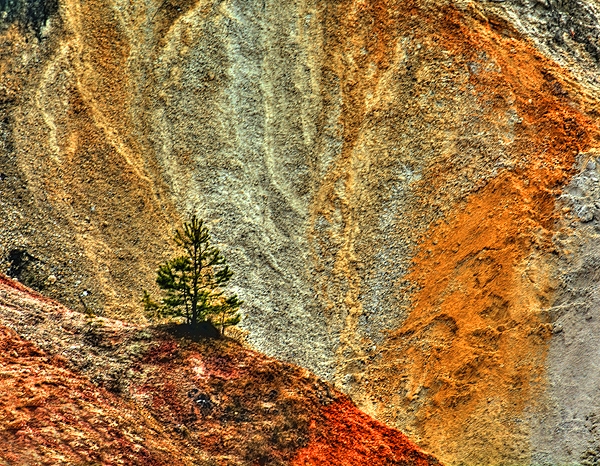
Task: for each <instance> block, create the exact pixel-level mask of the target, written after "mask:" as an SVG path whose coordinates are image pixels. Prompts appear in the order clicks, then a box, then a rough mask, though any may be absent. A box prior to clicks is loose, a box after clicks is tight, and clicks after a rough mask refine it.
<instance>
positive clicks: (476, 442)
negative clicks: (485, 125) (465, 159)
mask: <svg viewBox="0 0 600 466" xmlns="http://www.w3.org/2000/svg"><path fill="white" fill-rule="evenodd" d="M496 26H497V25H494V24H492V23H490V22H485V21H484V22H480V19H473V18H472V17H469V16H464V14H463V13H461V12H457V11H455V10H451V9H448V10H447V11H446V12H445V16H444V17H440V18H438V27H437V30H436V33H435V36H434V38H432V39H431V42H432V43H434V42H435V46H437V47H443V48H445V49H447V50H450V51H452V54H453V56H455V57H456V59H457V61H458V62H467V61H472V62H473V63H481V65H482V66H481V67H480V71H479V72H478V73H474V74H472V76H471V81H470V85H472V86H473V89H474V92H476V93H477V95H478V98H479V100H480V101H481V105H482V107H484V108H488V109H491V110H492V112H489V113H488V114H490V115H495V118H497V119H498V120H499V121H501V120H502V119H505V118H508V117H507V115H508V114H509V111H511V110H512V111H514V113H515V114H516V115H517V116H518V118H519V119H520V123H519V124H517V125H515V134H514V135H512V139H511V137H510V136H511V135H499V136H506V139H505V140H504V141H499V144H505V145H506V150H507V152H508V153H510V154H511V156H512V158H513V161H514V166H513V168H509V169H505V170H503V171H501V172H500V173H499V175H498V177H497V178H496V179H493V180H492V181H490V182H489V183H488V184H487V185H486V186H485V187H483V188H481V189H480V190H479V191H478V192H476V193H474V194H472V195H471V196H470V197H469V198H468V199H467V200H466V202H465V203H464V204H460V205H456V206H455V210H454V212H455V213H454V214H453V215H451V216H449V217H448V218H446V219H445V220H444V222H439V223H437V224H436V225H432V227H431V229H430V230H429V231H428V233H427V235H426V237H425V238H423V240H422V244H421V245H420V247H419V250H418V252H417V254H416V256H415V258H414V264H413V267H412V272H411V273H410V274H409V276H408V278H409V279H410V280H412V281H413V282H414V283H416V284H418V287H419V291H417V292H416V293H415V294H414V295H413V299H412V302H413V307H412V310H411V313H410V315H409V317H408V319H407V320H406V322H405V323H404V324H403V325H402V327H401V328H400V329H399V330H398V331H396V332H395V333H393V335H391V336H390V338H389V339H388V341H387V342H386V344H385V346H384V348H383V355H382V359H381V361H380V362H379V363H378V364H377V367H375V368H373V378H374V379H375V380H376V383H375V384H374V385H375V386H376V389H375V392H374V393H372V397H373V399H374V400H375V401H376V402H379V408H378V411H379V415H380V416H381V417H382V418H384V419H388V420H391V419H394V418H395V419H394V421H396V422H398V424H400V425H404V424H406V425H408V426H410V428H409V431H412V432H414V433H418V434H419V435H420V436H421V438H422V442H421V444H422V445H426V446H427V447H428V448H430V449H431V450H432V451H434V452H435V453H436V454H437V455H438V456H439V457H440V458H441V459H443V460H446V461H452V460H454V459H455V458H460V459H462V460H464V459H465V458H470V461H472V462H473V464H479V463H482V464H483V463H486V464H495V463H498V462H500V463H501V462H510V461H527V460H528V456H527V455H528V451H527V448H528V442H527V435H528V433H527V428H526V427H523V424H522V423H523V416H524V414H523V408H524V407H526V406H528V405H529V406H531V405H535V403H536V398H537V397H538V396H539V395H540V390H541V389H543V384H544V369H543V368H544V358H545V353H546V348H547V345H548V342H547V340H548V338H549V337H550V331H549V325H548V324H547V320H546V318H545V317H544V313H543V309H544V308H546V307H548V305H549V304H550V303H551V301H552V292H553V285H552V280H551V276H550V274H551V256H549V255H550V254H551V252H552V251H553V248H552V244H551V238H552V234H553V225H554V221H555V212H554V209H555V202H554V199H555V197H556V195H558V194H559V193H560V188H561V186H563V185H564V184H565V183H566V182H567V181H568V178H569V176H570V174H571V173H572V168H573V164H574V161H575V156H576V154H577V153H578V152H579V151H582V150H585V149H586V148H588V147H590V145H591V144H592V137H595V136H597V128H596V126H595V125H594V124H593V123H592V122H591V121H590V119H589V118H588V117H586V116H585V112H586V110H589V109H586V105H587V102H586V100H585V99H586V95H585V92H584V90H582V89H579V88H578V87H577V86H576V85H575V84H573V83H572V82H570V78H569V76H568V75H567V74H566V73H565V72H564V70H561V69H560V68H558V67H557V66H556V65H554V64H552V63H551V62H549V61H548V60H547V59H545V58H544V57H543V56H541V54H540V53H538V52H537V51H536V50H535V49H533V48H532V47H531V45H530V44H529V43H527V42H525V41H522V40H519V39H517V38H513V37H508V36H507V35H502V34H500V33H499V32H498V31H497V30H495V27H496ZM502 27H507V26H506V25H503V26H502ZM500 29H501V28H500ZM505 32H506V31H505ZM513 33H514V31H513ZM482 56H484V57H485V59H482V58H481V57H482ZM490 60H493V61H494V62H495V64H496V65H497V66H496V67H495V68H496V70H497V71H485V66H484V65H485V63H489V61H490ZM576 99H579V101H576ZM492 162H493V161H490V163H492ZM448 163H451V161H449V162H448ZM448 172H449V171H448V167H447V166H444V164H443V163H442V164H439V165H436V166H434V167H431V168H430V169H429V170H428V171H427V172H426V173H425V174H424V177H423V181H422V184H423V186H424V191H426V190H428V189H430V188H428V187H433V190H432V191H431V192H435V189H436V188H435V187H436V186H441V185H442V184H443V182H444V183H445V182H447V176H448V175H447V173H448ZM423 203H424V208H427V207H426V204H427V199H424V201H423ZM382 394H383V395H382ZM390 404H391V405H392V406H393V407H394V408H393V409H392V410H390V409H388V408H387V406H389V405H390ZM404 413H408V414H404ZM392 416H394V417H392Z"/></svg>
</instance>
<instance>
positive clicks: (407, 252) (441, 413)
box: [0, 0, 600, 465]
mask: <svg viewBox="0 0 600 466" xmlns="http://www.w3.org/2000/svg"><path fill="white" fill-rule="evenodd" d="M0 11H2V16H1V18H2V19H0V73H1V76H2V81H1V83H0V112H1V113H0V115H1V118H0V136H1V137H0V151H1V152H0V153H1V157H0V257H1V258H2V261H3V262H2V264H3V269H4V270H5V271H7V272H8V273H9V274H10V275H11V276H13V277H16V278H18V279H19V280H21V281H22V282H24V283H26V284H28V285H30V286H33V287H34V288H36V289H37V290H40V291H41V292H43V293H44V294H47V295H48V296H51V297H53V298H56V299H58V300H60V301H61V302H63V303H66V304H68V305H69V306H71V307H73V308H76V309H78V310H80V311H85V310H88V311H92V312H96V313H99V314H104V315H105V316H108V317H116V316H118V317H122V318H126V319H128V320H130V321H136V320H137V321H142V320H143V317H142V316H141V312H140V305H139V298H140V296H141V292H142V289H144V288H148V287H150V286H151V284H152V282H153V278H154V277H153V275H154V269H155V267H156V264H157V263H158V262H160V260H162V259H163V258H165V257H166V256H167V255H168V254H169V253H170V247H171V246H170V243H169V238H170V237H171V236H172V231H173V228H174V227H175V226H176V225H177V224H178V222H180V221H181V219H182V218H184V217H185V216H186V215H187V214H188V213H190V212H198V213H199V214H200V215H201V216H203V217H205V218H207V219H208V220H209V221H210V222H211V225H212V231H213V232H214V234H215V237H216V239H217V240H218V241H219V242H220V243H221V244H222V246H223V251H224V252H225V254H226V256H227V257H228V260H229V262H230V264H231V265H232V267H233V269H234V270H235V272H236V275H235V276H234V279H233V281H234V285H235V291H236V292H238V293H239V295H240V296H241V298H242V299H244V301H245V302H246V308H245V311H244V312H245V318H244V321H243V325H244V326H245V328H246V329H248V330H249V331H250V334H249V335H250V337H249V338H250V341H251V343H252V344H253V345H255V346H256V347H257V348H258V349H260V350H262V351H265V352H267V353H268V354H270V355H273V356H277V357H279V358H282V359H284V360H288V361H293V362H296V363H298V364H301V365H303V366H304V367H307V368H309V369H311V370H313V371H315V372H316V373H317V374H318V375H320V376H322V377H325V378H327V379H329V380H330V381H333V382H335V383H336V384H337V386H338V387H340V388H341V389H343V390H344V391H345V392H346V393H348V394H349V395H350V397H351V398H352V399H353V400H354V401H355V402H356V403H358V404H359V405H360V406H361V408H363V409H364V410H366V411H367V412H369V413H371V414H373V415H374V416H376V417H377V418H378V419H379V420H382V421H384V422H385V423H387V424H388V425H390V426H394V427H397V428H400V429H401V430H403V431H406V432H409V433H410V435H411V436H412V438H415V439H416V440H417V441H418V443H419V444H420V445H423V446H425V447H426V448H427V449H428V450H429V451H432V452H434V453H435V454H436V455H437V456H438V457H439V458H441V459H442V460H443V461H444V462H447V463H448V464H502V465H504V464H562V463H565V464H566V463H574V464H585V462H589V461H596V460H597V458H600V438H598V435H597V421H596V420H597V418H598V414H599V413H598V408H597V406H598V402H597V396H598V395H597V394H596V389H595V387H596V386H597V379H596V375H595V372H596V371H595V368H596V363H595V362H594V360H593V355H595V354H596V353H597V348H596V344H595V341H596V340H597V335H598V331H600V328H598V324H597V322H598V321H599V319H600V315H599V314H598V311H597V309H600V308H599V307H598V306H597V305H596V301H597V299H598V298H597V296H596V295H597V292H596V281H597V280H596V277H597V276H598V271H597V269H598V266H597V264H598V259H597V257H598V254H599V253H598V251H597V247H596V246H595V243H596V239H597V237H598V231H599V229H600V228H599V227H598V225H600V223H599V220H600V213H599V212H600V197H599V196H600V190H598V189H597V188H596V187H597V182H598V179H599V176H600V174H599V173H598V168H597V156H598V152H597V149H598V128H597V118H598V97H597V96H598V95H600V94H599V93H598V90H599V89H598V80H599V79H600V69H599V66H598V63H599V52H598V50H599V49H598V46H599V45H598V44H599V41H598V40H599V37H600V28H599V18H600V14H599V12H600V6H599V5H598V4H597V2H596V1H595V0H565V1H555V0H544V1H538V0H507V1H504V2H496V1H485V0H481V1H475V0H455V1H451V0H427V1H412V0H409V1H399V0H372V1H362V0H344V1H316V0H298V1H293V2H292V1H271V0H267V1H263V2H251V1H244V0H225V1H212V0H198V1H189V0H167V1H148V2H129V1H125V0H88V1H86V2H79V1H76V0H61V1H59V2H57V1H43V0H36V1H34V2H23V1H13V2H7V3H0Z"/></svg>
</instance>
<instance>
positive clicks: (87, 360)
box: [0, 276, 439, 466]
mask: <svg viewBox="0 0 600 466" xmlns="http://www.w3.org/2000/svg"><path fill="white" fill-rule="evenodd" d="M0 322H1V323H2V324H4V325H9V326H11V327H13V328H15V329H17V330H18V331H19V332H20V333H22V334H25V335H27V337H28V339H30V340H31V341H33V342H37V343H38V344H39V345H41V346H43V347H44V348H46V349H47V351H48V353H45V352H44V351H42V350H39V349H37V348H36V347H35V346H34V344H33V343H31V342H26V341H24V340H22V339H21V338H20V337H18V336H17V335H16V333H15V331H14V330H9V329H8V328H6V327H3V326H2V327H0V367H1V368H2V378H1V379H0V392H1V393H2V394H3V395H2V398H0V428H1V429H2V435H1V436H0V446H1V447H3V448H2V450H0V459H2V460H3V461H4V464H11V465H16V464H19V465H20V464H23V465H25V464H89V463H93V462H100V463H101V464H157V465H159V464H167V463H168V464H207V465H208V464H213V465H217V464H219V465H225V464H227V465H237V464H239V465H243V464H248V465H266V464H269V465H277V464H280V465H285V464H288V465H332V466H333V465H357V464H373V465H391V464H394V465H407V466H408V465H411V466H412V465H422V466H425V465H437V464H439V463H438V462H437V461H436V460H435V459H434V458H433V457H431V456H429V455H427V454H425V453H423V452H422V451H420V450H419V449H418V448H417V447H416V446H415V445H414V444H412V443H411V442H410V441H409V440H408V439H407V438H406V437H405V436H404V435H402V434H401V433H400V432H398V431H396V430H394V429H391V428H388V427H386V426H384V425H382V424H381V423H379V422H378V421H375V420H373V419H371V418H369V417H368V416H367V415H365V414H363V413H361V412H360V411H359V410H358V409H357V408H356V406H355V405H354V404H353V403H352V402H351V401H350V400H349V399H348V398H347V397H346V396H345V395H342V394H341V393H339V392H337V391H336V390H335V389H333V387H331V386H330V385H328V384H327V383H325V382H322V381H320V380H319V379H317V378H316V377H315V376H313V375H312V374H310V373H309V372H308V371H306V370H305V369H301V368H299V367H296V366H292V365H290V364H284V363H281V362H278V361H276V360H273V359H270V358H267V357H265V356H263V355H261V354H260V353H257V352H255V351H251V350H248V349H245V348H243V347H242V346H241V345H240V344H238V343H236V342H231V341H205V342H199V343H194V342H192V341H190V340H186V339H183V340H182V339H177V338H174V337H173V336H172V335H170V334H168V333H165V331H164V330H163V331H161V330H160V329H148V328H143V327H136V326H134V325H127V324H123V323H121V322H118V321H111V320H109V319H97V320H90V319H88V318H86V317H84V316H82V315H81V314H78V313H75V312H72V311H69V310H67V309H65V308H62V307H61V306H60V305H58V304H57V303H55V302H52V301H49V300H47V299H44V298H42V297H41V296H39V295H37V294H32V292H31V291H30V290H27V289H26V288H24V287H23V286H22V285H19V284H17V283H14V282H12V281H10V280H8V279H5V278H2V277H1V276H0ZM69 368H70V369H69ZM73 370H75V371H77V372H80V373H82V374H85V375H86V376H87V377H88V378H89V379H91V380H94V381H95V382H96V384H97V385H93V384H92V383H91V382H89V381H88V380H86V379H85V378H84V377H82V376H81V375H75V374H74V373H73V372H72V371H73ZM103 387H104V388H103ZM107 388H108V389H110V391H107V390H106V389H107Z"/></svg>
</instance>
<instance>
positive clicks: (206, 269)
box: [143, 215, 242, 334]
mask: <svg viewBox="0 0 600 466" xmlns="http://www.w3.org/2000/svg"><path fill="white" fill-rule="evenodd" d="M175 243H176V244H177V245H178V246H179V247H180V248H181V249H182V250H183V252H184V254H182V255H180V256H177V257H175V258H173V259H171V260H168V261H166V262H164V263H163V264H161V265H160V266H159V268H158V271H157V277H156V284H157V285H158V287H159V288H160V289H161V290H163V292H164V293H163V297H162V299H161V301H160V303H157V302H155V301H153V300H152V298H151V297H150V295H149V294H148V292H146V291H144V297H143V303H144V309H145V311H146V314H147V315H148V316H149V317H150V318H153V319H165V318H166V319H171V320H181V319H182V318H183V319H184V320H185V322H186V323H187V324H188V325H190V326H191V327H192V329H196V328H198V325H199V324H200V323H201V322H205V321H210V322H211V323H212V324H213V325H215V326H217V327H219V328H220V332H221V334H224V332H225V328H226V327H228V326H231V325H236V324H238V323H239V322H240V319H241V317H240V314H239V307H240V305H241V304H242V302H241V301H240V300H239V299H238V297H237V295H231V296H226V295H225V291H224V288H225V286H226V285H227V283H228V282H229V280H230V279H231V276H232V275H233V272H232V271H231V270H230V269H229V266H228V265H227V263H226V261H225V258H224V257H223V255H222V254H221V252H220V251H219V249H218V248H217V247H215V246H212V245H211V241H210V233H209V231H208V228H207V227H206V226H205V225H204V221H203V220H201V219H198V218H197V217H196V216H195V215H194V216H193V217H192V218H191V220H190V221H189V222H186V223H184V225H183V231H180V230H177V232H176V234H175Z"/></svg>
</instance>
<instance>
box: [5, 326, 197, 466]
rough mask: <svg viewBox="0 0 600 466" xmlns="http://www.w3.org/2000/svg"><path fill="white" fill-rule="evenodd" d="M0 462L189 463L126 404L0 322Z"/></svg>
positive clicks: (180, 447) (181, 445) (169, 438)
mask: <svg viewBox="0 0 600 466" xmlns="http://www.w3.org/2000/svg"><path fill="white" fill-rule="evenodd" d="M0 369H1V371H2V377H1V378H0V393H1V397H0V464H3V465H34V464H36V465H59V464H60V465H74V464H105V465H109V464H110V465H118V464H139V465H167V464H172V458H173V457H176V458H177V459H178V462H179V464H189V465H191V464H196V463H194V462H193V461H192V458H190V457H189V453H188V452H187V451H186V449H185V442H182V441H181V440H179V439H177V438H173V435H172V434H170V433H168V432H167V431H166V430H165V429H164V427H163V426H161V425H160V424H159V423H158V422H156V421H154V420H153V419H152V418H151V417H150V416H148V413H144V412H143V411H142V410H140V408H139V407H136V406H135V405H133V404H132V403H127V402H124V401H123V400H121V399H119V398H118V397H116V396H115V395H113V394H111V393H108V392H106V390H103V389H101V388H99V387H97V386H94V385H93V384H91V383H90V382H89V381H88V380H86V379H85V378H83V377H81V376H78V375H75V374H74V373H73V372H71V371H69V370H68V369H66V368H65V367H63V364H61V363H60V362H59V361H58V362H57V360H56V359H52V358H51V357H49V355H47V354H46V353H44V352H43V351H40V350H39V349H37V348H36V347H35V346H34V345H33V344H31V343H30V342H27V341H24V340H22V339H21V338H20V337H19V336H17V335H16V334H15V332H14V331H12V330H9V329H7V328H6V327H0Z"/></svg>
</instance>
